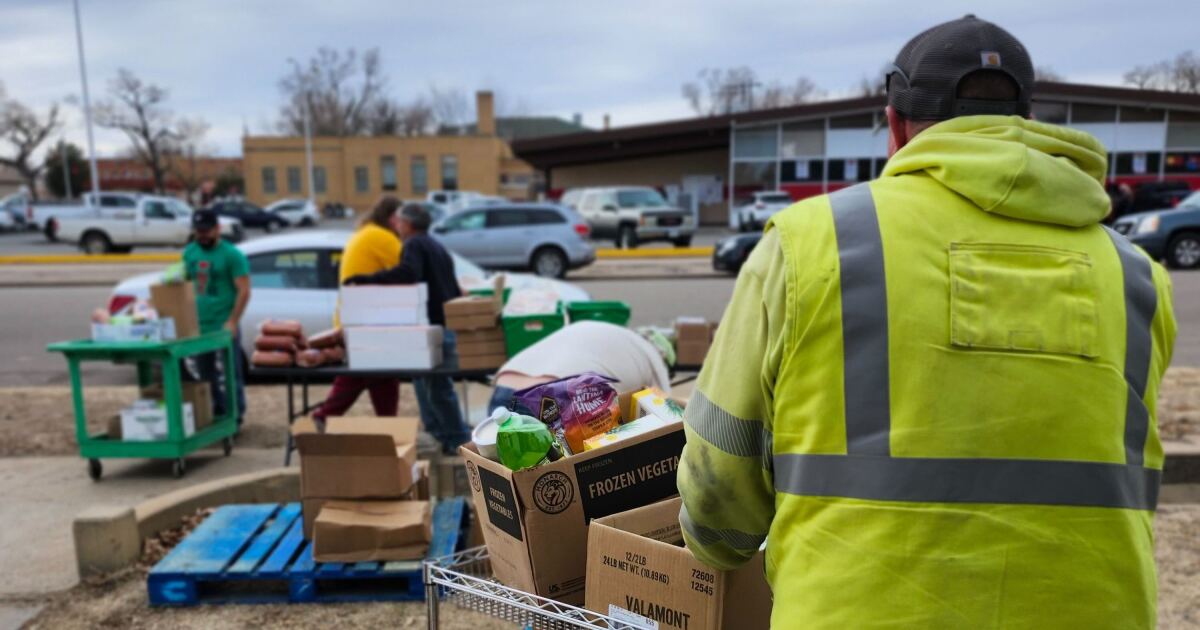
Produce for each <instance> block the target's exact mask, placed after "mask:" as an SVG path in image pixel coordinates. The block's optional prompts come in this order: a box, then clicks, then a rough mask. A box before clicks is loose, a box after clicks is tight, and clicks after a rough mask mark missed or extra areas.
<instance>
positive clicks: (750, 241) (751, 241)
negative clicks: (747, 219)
mask: <svg viewBox="0 0 1200 630" xmlns="http://www.w3.org/2000/svg"><path fill="white" fill-rule="evenodd" d="M761 240H762V232H751V233H749V234H738V235H736V236H730V237H728V238H724V239H721V240H719V241H717V245H716V247H714V248H713V269H715V270H717V271H728V272H732V273H735V274H736V273H737V272H739V271H741V269H742V265H744V264H746V260H748V259H749V258H750V252H752V251H754V247H755V246H756V245H758V242H759V241H761Z"/></svg>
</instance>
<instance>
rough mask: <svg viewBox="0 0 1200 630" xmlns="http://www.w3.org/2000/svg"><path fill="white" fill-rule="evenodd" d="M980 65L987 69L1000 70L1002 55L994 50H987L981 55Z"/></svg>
mask: <svg viewBox="0 0 1200 630" xmlns="http://www.w3.org/2000/svg"><path fill="white" fill-rule="evenodd" d="M979 63H981V64H983V67H985V68H999V67H1000V53H998V52H995V51H992V50H985V51H983V52H981V53H979Z"/></svg>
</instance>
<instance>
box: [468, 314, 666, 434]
mask: <svg viewBox="0 0 1200 630" xmlns="http://www.w3.org/2000/svg"><path fill="white" fill-rule="evenodd" d="M669 350H670V344H669V343H668V342H666V340H665V339H663V340H662V341H661V342H660V343H655V341H654V339H653V336H652V333H648V334H645V335H643V334H640V333H638V332H635V331H632V330H630V329H628V328H625V327H624V326H616V325H614V324H608V323H605V322H592V321H584V322H579V323H577V324H571V325H570V326H567V327H565V328H563V329H562V330H559V331H556V332H554V333H553V334H551V335H550V336H548V337H546V338H545V339H542V340H541V341H539V342H537V343H535V344H533V345H532V346H529V347H528V348H526V349H524V350H522V351H521V352H519V353H517V354H516V356H514V357H512V358H511V359H509V360H508V362H507V363H505V364H504V365H503V366H502V367H501V368H500V371H499V372H497V373H496V380H495V383H494V385H495V387H496V389H495V391H494V392H493V393H492V399H491V402H490V403H488V410H489V411H490V410H493V409H496V408H497V407H509V406H510V405H511V404H512V398H513V394H514V393H516V392H518V391H520V390H522V389H525V388H527V387H533V386H534V385H541V384H542V383H549V382H550V381H556V380H558V379H560V378H566V377H568V376H574V375H576V374H582V373H584V372H595V373H596V374H601V375H604V376H609V377H612V378H615V379H617V382H616V383H613V386H614V387H616V388H617V390H618V391H625V390H628V389H632V388H635V387H645V386H647V385H654V386H657V387H658V388H659V389H661V390H663V391H664V392H667V393H670V392H671V380H670V375H669V373H668V370H667V363H668V361H670V362H673V361H674V356H673V354H672V355H668V352H669ZM518 411H520V410H518ZM524 411H525V412H526V413H528V411H529V410H524Z"/></svg>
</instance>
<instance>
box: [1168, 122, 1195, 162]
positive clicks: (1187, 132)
mask: <svg viewBox="0 0 1200 630" xmlns="http://www.w3.org/2000/svg"><path fill="white" fill-rule="evenodd" d="M1167 147H1169V148H1172V149H1175V148H1178V149H1193V148H1200V113H1191V112H1174V111H1173V112H1171V120H1170V121H1169V122H1168V123H1167ZM1168 166H1170V163H1169V162H1168Z"/></svg>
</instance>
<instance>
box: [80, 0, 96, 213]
mask: <svg viewBox="0 0 1200 630" xmlns="http://www.w3.org/2000/svg"><path fill="white" fill-rule="evenodd" d="M74 4H75V44H76V45H77V46H78V50H79V81H80V83H82V84H83V119H84V122H85V124H86V126H87V141H88V162H89V163H90V165H91V174H92V176H91V180H92V203H96V204H98V203H100V172H99V169H97V168H96V141H95V139H94V138H93V136H92V101H91V98H90V97H89V96H88V83H87V64H86V62H85V61H84V56H83V26H82V24H81V23H80V20H79V0H74Z"/></svg>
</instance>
